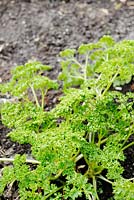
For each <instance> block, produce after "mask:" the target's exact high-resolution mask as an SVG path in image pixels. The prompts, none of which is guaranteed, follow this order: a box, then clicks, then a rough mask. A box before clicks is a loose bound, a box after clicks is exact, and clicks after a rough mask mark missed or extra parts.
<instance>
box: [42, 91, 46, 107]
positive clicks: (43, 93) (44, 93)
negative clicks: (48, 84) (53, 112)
mask: <svg viewBox="0 0 134 200" xmlns="http://www.w3.org/2000/svg"><path fill="white" fill-rule="evenodd" d="M41 95H42V99H41V107H42V109H44V98H45V95H46V91H45V92H44V91H43V90H41Z"/></svg>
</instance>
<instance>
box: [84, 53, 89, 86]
mask: <svg viewBox="0 0 134 200" xmlns="http://www.w3.org/2000/svg"><path fill="white" fill-rule="evenodd" d="M88 57H89V54H87V55H86V60H85V66H84V70H83V71H84V81H85V82H86V81H87V66H88Z"/></svg>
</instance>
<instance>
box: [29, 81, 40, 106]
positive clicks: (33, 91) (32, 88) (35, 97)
mask: <svg viewBox="0 0 134 200" xmlns="http://www.w3.org/2000/svg"><path fill="white" fill-rule="evenodd" d="M30 88H31V90H32V93H33V96H34V99H35V102H36V105H37V106H38V107H40V104H39V101H38V99H37V95H36V93H35V90H34V87H33V86H32V85H30Z"/></svg>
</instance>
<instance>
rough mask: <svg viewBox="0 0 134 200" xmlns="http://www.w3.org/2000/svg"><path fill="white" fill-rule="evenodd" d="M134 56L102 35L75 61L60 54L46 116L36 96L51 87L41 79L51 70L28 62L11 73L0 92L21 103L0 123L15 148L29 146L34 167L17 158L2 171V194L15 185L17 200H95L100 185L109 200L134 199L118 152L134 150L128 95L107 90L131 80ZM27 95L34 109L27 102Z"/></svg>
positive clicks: (6, 110)
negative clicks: (56, 95) (56, 96)
mask: <svg viewBox="0 0 134 200" xmlns="http://www.w3.org/2000/svg"><path fill="white" fill-rule="evenodd" d="M133 50H134V42H133V41H122V42H119V43H115V41H114V40H113V39H112V38H111V37H109V36H104V37H103V38H101V39H100V40H99V41H98V42H97V43H95V44H83V45H81V46H80V47H79V49H78V54H79V55H78V54H77V53H76V51H75V50H72V49H67V50H64V51H63V52H61V56H62V57H63V59H64V60H63V61H62V62H61V67H62V72H61V74H60V75H59V78H60V79H61V80H63V85H64V89H65V90H63V92H64V94H63V96H62V97H61V99H60V102H59V103H58V104H57V105H56V106H55V108H53V109H51V110H50V111H48V112H46V111H44V109H43V108H44V106H43V105H44V103H43V100H42V103H41V104H40V101H39V99H38V98H37V95H36V91H37V90H40V91H41V92H42V91H43V94H42V96H43V99H44V97H45V96H44V95H45V94H46V92H45V91H46V90H49V89H51V88H57V83H55V81H53V80H50V79H49V78H47V77H44V76H42V75H41V74H42V70H48V69H49V67H48V66H44V65H42V64H40V63H38V62H36V63H35V62H34V63H28V64H26V65H25V66H19V67H17V68H16V69H14V70H13V71H12V73H13V76H12V79H11V81H10V82H9V83H7V84H4V86H3V89H2V92H10V94H11V95H15V96H16V95H17V96H18V97H19V98H20V97H21V99H20V100H19V101H18V102H15V103H6V104H4V105H3V106H2V109H1V115H2V122H3V124H5V125H6V126H7V127H9V128H10V129H11V132H10V133H9V134H8V135H9V136H10V138H11V139H12V140H13V141H17V142H19V143H21V144H24V143H28V144H30V145H31V156H32V157H33V159H34V160H35V159H36V161H38V164H36V166H34V167H32V168H31V167H30V166H29V165H28V163H27V157H26V155H16V156H15V158H14V161H13V165H12V166H8V167H5V168H4V169H3V171H2V177H1V179H0V193H1V194H2V193H3V192H4V189H5V187H6V185H8V184H11V183H14V182H15V181H17V183H18V187H19V197H20V199H21V200H26V199H31V200H33V199H35V200H40V199H41V200H45V199H50V200H52V199H57V200H60V199H70V200H71V199H72V200H75V199H78V198H81V199H89V200H93V199H94V200H99V190H100V188H98V183H99V181H100V180H103V181H106V182H108V183H110V184H111V185H112V187H113V198H114V199H115V200H122V199H128V200H131V199H133V198H134V197H133V194H134V192H133V189H132V188H133V186H134V185H133V182H132V181H133V179H131V180H129V179H125V178H123V175H122V174H123V171H124V169H123V167H122V165H121V161H122V162H123V161H124V160H125V155H124V150H125V149H127V148H128V147H129V146H132V145H133V144H134V142H132V143H130V142H129V141H128V139H129V138H130V136H131V135H133V133H134V127H133V126H134V109H133V108H134V103H133V100H134V94H133V93H126V94H122V93H121V92H118V91H110V87H111V85H114V86H116V85H121V84H124V83H127V82H128V81H130V80H131V78H132V76H133V71H134V70H133V67H134V64H133V63H134V58H133V56H132V53H133ZM76 58H78V59H76ZM83 58H85V60H84V61H83ZM80 61H81V62H80ZM22 83H23V84H22ZM21 85H22V88H21ZM23 86H24V87H23ZM73 86H80V87H77V88H76V87H74V88H72V87H73ZM29 88H30V89H31V91H32V93H33V97H34V100H35V102H34V101H31V100H30V99H29V100H28V98H27V97H28V95H29ZM31 162H32V161H31ZM129 190H131V191H129Z"/></svg>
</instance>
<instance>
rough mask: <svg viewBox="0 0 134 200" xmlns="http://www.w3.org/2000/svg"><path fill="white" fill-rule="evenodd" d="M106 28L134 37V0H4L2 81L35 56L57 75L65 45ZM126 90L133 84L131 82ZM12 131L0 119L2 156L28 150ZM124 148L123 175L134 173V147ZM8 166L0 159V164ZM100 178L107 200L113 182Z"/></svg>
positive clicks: (11, 195)
mask: <svg viewBox="0 0 134 200" xmlns="http://www.w3.org/2000/svg"><path fill="white" fill-rule="evenodd" d="M122 2H123V1H122ZM104 34H109V35H112V36H113V37H114V39H115V40H116V41H119V40H122V39H134V2H133V0H128V1H126V3H124V4H123V3H121V2H120V1H119V0H64V1H61V0H0V82H5V81H7V80H9V78H10V69H11V68H12V67H14V66H16V65H21V64H24V63H25V62H27V61H28V60H31V59H32V60H33V59H36V60H39V61H41V62H43V63H44V64H49V65H51V66H53V70H52V71H51V72H50V74H49V76H50V77H51V78H56V77H57V74H58V72H59V71H60V66H59V57H58V55H59V52H60V51H61V50H63V49H65V48H68V47H69V48H77V47H78V46H79V45H80V44H81V43H88V42H93V41H97V40H98V39H99V38H100V37H101V36H103V35H104ZM125 90H130V85H127V87H125ZM57 96H58V94H55V93H53V94H52V93H50V94H49V95H48V105H50V104H53V103H55V102H56V100H55V98H57ZM8 131H9V130H7V129H6V128H5V127H4V126H3V125H2V124H0V157H2V156H7V157H11V156H13V155H14V154H16V153H21V154H22V153H27V154H29V153H30V147H29V145H19V144H17V143H13V142H11V141H10V140H9V138H7V136H6V134H7V132H8ZM131 139H132V140H133V138H131ZM125 154H126V161H125V163H123V165H124V168H125V172H124V176H125V177H126V178H131V177H132V176H133V175H134V149H133V148H129V149H128V150H127V151H126V152H125ZM3 166H4V164H3V163H0V168H3ZM101 184H102V185H103V188H104V193H103V195H102V196H100V198H101V200H107V199H108V198H109V197H110V196H111V194H112V191H111V188H110V186H105V185H104V183H103V182H102V183H101ZM0 199H3V200H5V199H18V196H17V187H16V189H15V187H14V188H13V189H12V191H10V189H9V188H7V190H6V191H5V195H4V196H1V197H0Z"/></svg>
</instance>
